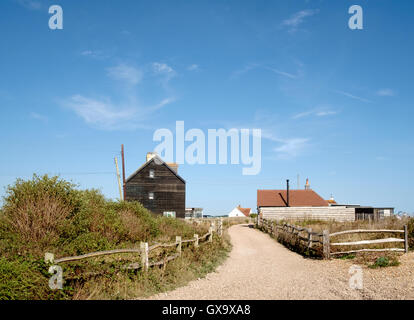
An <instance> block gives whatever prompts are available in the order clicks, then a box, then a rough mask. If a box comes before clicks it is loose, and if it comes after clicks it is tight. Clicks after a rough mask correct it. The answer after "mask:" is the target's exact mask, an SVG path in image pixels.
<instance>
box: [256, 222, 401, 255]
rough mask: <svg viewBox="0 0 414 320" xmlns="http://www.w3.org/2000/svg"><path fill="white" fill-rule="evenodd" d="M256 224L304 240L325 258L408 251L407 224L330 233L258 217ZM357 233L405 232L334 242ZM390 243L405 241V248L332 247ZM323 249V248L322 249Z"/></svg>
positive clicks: (303, 243) (279, 233)
mask: <svg viewBox="0 0 414 320" xmlns="http://www.w3.org/2000/svg"><path fill="white" fill-rule="evenodd" d="M256 225H257V226H258V227H259V228H260V229H261V230H263V231H265V232H267V233H269V234H271V235H273V236H275V237H276V238H277V239H278V238H279V237H280V236H281V237H282V238H283V237H284V236H286V235H289V236H290V237H292V238H293V239H294V240H295V242H302V245H304V246H305V247H306V248H307V249H308V250H314V251H316V252H318V251H322V256H323V257H324V258H325V259H330V257H331V256H333V255H341V254H349V253H357V252H381V251H394V252H405V253H407V252H408V230H407V226H406V225H405V226H404V230H384V229H379V230H361V229H356V230H346V231H340V232H334V233H331V234H330V233H329V230H323V232H322V233H318V232H313V231H312V228H304V227H298V226H295V225H291V224H288V223H281V224H280V223H278V222H277V221H275V220H268V219H262V218H260V217H258V219H257V222H256ZM356 233H364V234H365V233H366V234H368V233H390V234H403V235H404V238H403V239H402V238H386V239H375V240H360V241H350V242H332V238H335V237H337V236H340V235H344V234H356ZM386 243H387V244H388V243H404V249H403V248H379V249H371V248H364V249H354V250H347V251H332V250H331V247H343V246H361V245H377V244H386ZM315 244H317V245H322V248H320V247H319V250H318V249H317V247H316V248H315ZM320 249H322V250H320Z"/></svg>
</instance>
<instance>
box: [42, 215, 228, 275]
mask: <svg viewBox="0 0 414 320" xmlns="http://www.w3.org/2000/svg"><path fill="white" fill-rule="evenodd" d="M214 232H216V233H217V235H218V236H219V237H221V236H222V234H223V223H222V221H221V220H218V222H217V224H215V223H211V225H210V228H209V231H208V232H207V233H206V234H205V235H203V236H201V237H199V235H198V234H194V237H193V238H192V239H187V240H183V239H182V238H181V236H176V237H175V242H172V243H155V244H153V245H151V246H149V245H148V242H140V247H139V248H130V249H114V250H107V251H98V252H92V253H87V254H83V255H80V256H72V257H63V258H58V259H55V257H54V254H53V253H49V252H47V253H45V262H46V263H49V264H54V265H56V264H58V263H62V262H70V261H77V260H83V259H87V258H92V257H99V256H105V255H112V254H120V253H136V254H138V255H139V257H140V261H139V262H135V263H131V264H129V265H128V266H125V267H124V268H125V269H129V270H134V269H135V270H136V269H143V270H144V271H147V270H148V269H149V267H154V266H162V265H164V266H165V264H166V263H167V262H168V261H171V260H174V259H176V258H178V257H179V256H181V252H182V245H183V244H185V243H193V245H194V247H195V248H197V247H198V246H199V245H200V244H201V243H206V242H207V243H208V242H212V241H213V233H214ZM174 247H175V254H173V255H170V256H166V257H164V258H163V259H162V260H160V261H156V262H149V256H150V253H151V252H152V251H154V250H156V249H159V248H174Z"/></svg>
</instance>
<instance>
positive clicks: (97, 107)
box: [64, 94, 136, 130]
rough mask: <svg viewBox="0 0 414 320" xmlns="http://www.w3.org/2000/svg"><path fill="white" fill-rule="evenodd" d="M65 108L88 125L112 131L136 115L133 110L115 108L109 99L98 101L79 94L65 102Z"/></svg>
mask: <svg viewBox="0 0 414 320" xmlns="http://www.w3.org/2000/svg"><path fill="white" fill-rule="evenodd" d="M64 106H66V107H67V108H69V109H71V110H73V111H74V112H75V113H76V114H77V115H78V116H79V117H81V118H82V119H83V120H84V121H85V122H86V123H87V124H91V125H94V126H97V127H100V128H104V129H110V130H111V129H117V128H118V126H119V125H120V124H121V123H125V121H129V120H131V119H132V118H133V117H134V116H135V115H136V110H134V109H133V108H125V109H124V108H119V107H115V106H114V105H113V104H112V103H111V101H109V100H108V99H107V100H96V99H91V98H87V97H84V96H82V95H79V94H77V95H74V96H72V97H71V98H70V99H69V100H68V101H66V102H64Z"/></svg>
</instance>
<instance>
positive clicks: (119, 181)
mask: <svg viewBox="0 0 414 320" xmlns="http://www.w3.org/2000/svg"><path fill="white" fill-rule="evenodd" d="M115 166H116V177H117V180H118V187H119V199H120V200H121V201H122V200H124V194H123V192H122V187H121V175H120V174H119V167H118V159H117V157H115Z"/></svg>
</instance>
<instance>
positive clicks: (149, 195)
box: [148, 192, 155, 200]
mask: <svg viewBox="0 0 414 320" xmlns="http://www.w3.org/2000/svg"><path fill="white" fill-rule="evenodd" d="M154 198H155V196H154V192H148V199H150V200H154Z"/></svg>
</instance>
